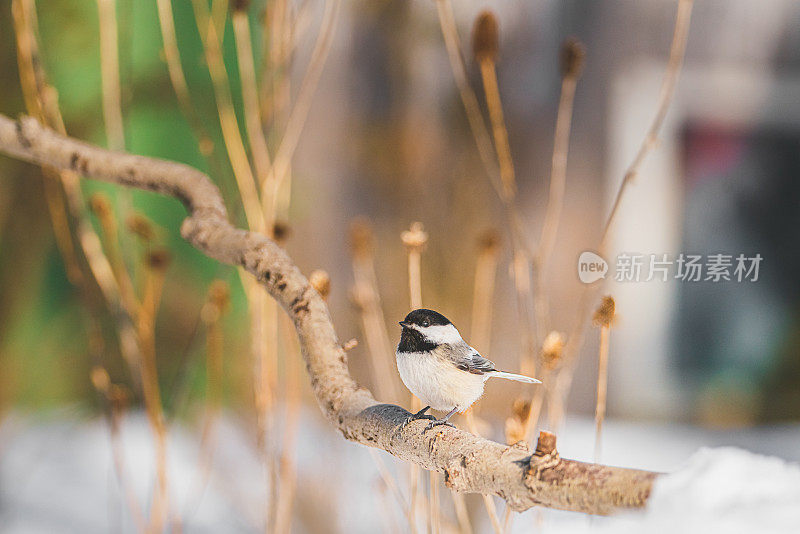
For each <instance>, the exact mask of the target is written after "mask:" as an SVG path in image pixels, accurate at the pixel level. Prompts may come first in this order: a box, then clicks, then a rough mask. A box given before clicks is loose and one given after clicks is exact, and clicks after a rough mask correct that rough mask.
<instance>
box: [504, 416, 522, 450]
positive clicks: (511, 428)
mask: <svg viewBox="0 0 800 534" xmlns="http://www.w3.org/2000/svg"><path fill="white" fill-rule="evenodd" d="M505 434H506V443H507V444H509V445H513V444H514V443H518V442H520V441H522V440H524V439H525V425H524V424H522V422H521V421H520V420H519V419H517V418H516V417H509V418H508V419H506V428H505Z"/></svg>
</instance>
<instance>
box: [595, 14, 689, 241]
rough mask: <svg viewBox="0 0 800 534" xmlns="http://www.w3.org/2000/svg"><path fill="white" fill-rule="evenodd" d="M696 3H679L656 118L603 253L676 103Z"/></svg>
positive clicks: (635, 160) (627, 177) (621, 191)
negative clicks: (627, 199)
mask: <svg viewBox="0 0 800 534" xmlns="http://www.w3.org/2000/svg"><path fill="white" fill-rule="evenodd" d="M692 3H693V0H679V2H678V15H677V17H676V19H675V30H674V31H673V34H672V45H671V47H670V51H669V62H668V63H667V70H666V72H665V73H664V79H663V80H662V82H661V90H660V92H659V97H658V107H657V111H656V114H655V117H653V122H652V123H650V127H649V128H648V129H647V135H645V137H644V140H643V141H642V144H641V146H639V151H638V152H637V153H636V157H634V158H633V161H632V162H631V164H630V166H629V167H628V169H627V170H626V171H625V175H624V176H623V178H622V183H621V184H620V186H619V190H618V191H617V196H616V197H615V199H614V204H613V206H612V207H611V212H610V213H609V214H608V219H606V224H605V225H604V226H603V237H602V238H601V240H600V246H599V247H598V249H599V250H600V252H601V253H602V252H603V251H605V247H606V245H607V241H608V237H609V231H610V230H611V226H612V224H613V223H614V218H615V217H616V215H617V211H618V210H619V206H620V202H622V197H623V196H624V195H625V192H626V191H627V189H628V187H629V186H630V184H631V182H632V181H633V179H634V178H635V177H636V175H637V174H639V169H640V168H641V166H642V164H643V163H644V160H645V158H646V157H647V155H648V154H650V152H651V151H652V150H653V149H654V148H655V147H656V145H657V144H658V134H659V133H660V132H661V126H662V125H663V123H664V119H665V118H666V116H667V111H669V106H670V104H671V103H672V97H673V96H674V94H675V87H676V85H677V83H678V76H679V75H680V72H681V67H682V66H683V57H684V54H685V52H686V42H687V40H688V39H687V38H688V36H689V23H690V22H691V18H692Z"/></svg>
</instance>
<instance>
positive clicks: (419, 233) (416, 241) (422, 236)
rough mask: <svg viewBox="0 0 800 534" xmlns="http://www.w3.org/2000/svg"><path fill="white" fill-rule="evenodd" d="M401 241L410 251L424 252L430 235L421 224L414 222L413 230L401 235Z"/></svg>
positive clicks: (410, 229) (412, 224)
mask: <svg viewBox="0 0 800 534" xmlns="http://www.w3.org/2000/svg"><path fill="white" fill-rule="evenodd" d="M400 239H401V240H402V241H403V244H404V245H405V246H406V248H408V249H409V250H422V248H423V247H424V246H425V243H427V242H428V234H427V233H426V232H425V230H424V229H423V226H422V223H421V222H413V223H411V228H409V229H408V230H406V231H405V232H403V233H401V234H400Z"/></svg>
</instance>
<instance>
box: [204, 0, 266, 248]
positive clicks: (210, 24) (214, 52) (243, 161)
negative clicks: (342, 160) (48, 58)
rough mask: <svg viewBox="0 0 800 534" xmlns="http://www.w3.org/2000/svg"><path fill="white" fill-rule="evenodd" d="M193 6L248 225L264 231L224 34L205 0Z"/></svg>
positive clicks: (262, 216) (263, 222)
mask: <svg viewBox="0 0 800 534" xmlns="http://www.w3.org/2000/svg"><path fill="white" fill-rule="evenodd" d="M192 7H193V8H194V16H195V21H196V23H197V30H198V32H199V33H200V40H201V42H202V43H203V53H204V55H205V59H206V64H207V65H208V72H209V74H210V75H211V82H212V86H213V88H214V98H215V99H216V103H217V111H218V115H219V122H220V126H221V128H222V139H223V141H224V143H225V148H226V149H227V152H228V159H229V161H230V164H231V167H232V168H233V174H234V177H235V178H236V184H237V186H238V188H239V195H240V197H241V200H242V206H243V207H244V212H245V217H246V219H247V225H248V226H249V227H250V229H251V230H255V231H262V232H263V231H264V230H265V229H266V225H265V218H264V213H263V211H262V209H261V204H260V203H259V200H258V189H257V188H256V182H255V177H254V176H253V172H252V170H251V168H250V162H249V161H248V159H247V151H246V150H245V147H244V141H243V140H242V136H241V132H240V130H239V123H238V120H237V119H236V112H235V110H234V108H233V97H232V96H231V90H230V86H229V81H228V71H227V69H226V68H225V62H224V61H223V58H222V41H221V36H220V35H219V33H218V32H217V29H216V27H215V24H214V20H213V19H212V18H211V14H210V13H209V8H208V5H207V4H206V2H205V0H192Z"/></svg>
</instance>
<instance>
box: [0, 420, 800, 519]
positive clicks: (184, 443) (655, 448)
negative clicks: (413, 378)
mask: <svg viewBox="0 0 800 534" xmlns="http://www.w3.org/2000/svg"><path fill="white" fill-rule="evenodd" d="M558 434H559V437H558V449H559V451H560V452H561V454H562V456H564V457H569V458H574V459H578V460H586V461H588V460H591V458H592V451H593V446H594V425H593V422H592V421H591V420H589V419H582V418H574V419H570V420H568V421H567V424H566V425H565V428H564V429H563V430H561V431H560V432H559V433H558ZM121 435H122V438H123V442H124V447H123V448H124V454H123V457H124V459H125V463H126V473H127V478H128V480H129V484H128V485H129V487H131V488H132V490H133V492H134V493H135V494H136V495H137V497H138V500H139V502H142V503H146V502H147V497H148V496H149V495H150V492H151V491H152V477H153V462H152V459H153V452H152V440H151V435H150V431H149V429H148V426H147V422H146V419H145V418H144V416H143V415H141V414H134V415H131V416H130V417H128V418H127V419H126V422H125V424H124V426H123V429H122V432H121ZM216 435H217V441H216V443H217V446H216V449H215V454H214V461H213V466H212V469H211V471H210V474H209V476H208V479H207V483H204V476H203V474H202V473H203V469H202V468H200V467H199V466H200V465H201V464H202V462H201V461H200V459H199V448H198V441H199V440H198V438H197V435H196V432H195V430H194V429H189V428H187V427H183V426H179V425H173V426H172V428H171V430H170V435H169V455H168V456H169V466H170V473H169V475H170V476H169V478H170V485H171V488H172V491H171V499H172V504H173V509H175V510H177V511H178V513H177V515H178V516H179V517H180V518H181V523H182V527H183V531H185V532H192V533H195V532H197V533H203V532H226V533H227V532H258V531H261V530H262V529H261V527H260V525H261V522H262V521H263V514H264V512H263V506H262V503H263V502H264V499H265V492H266V490H265V487H266V484H265V482H264V481H265V474H264V472H263V470H262V469H261V468H260V467H259V462H258V458H257V455H256V453H255V450H254V447H253V444H252V438H251V436H250V435H249V433H248V432H245V431H244V430H243V428H242V426H241V425H240V424H239V423H238V422H237V420H236V419H235V418H233V417H226V418H225V419H224V420H223V421H221V422H220V424H219V426H218V427H217V433H216ZM298 443H299V449H298V452H297V461H298V465H299V474H298V484H297V496H298V499H297V500H296V505H295V512H296V519H295V523H294V530H293V532H298V533H304V532H313V533H316V532H354V533H360V532H370V533H371V532H380V531H385V530H386V528H387V525H391V524H392V523H393V522H394V524H396V525H399V526H400V529H401V530H405V529H403V528H402V525H403V523H402V517H401V516H400V514H399V513H398V512H397V507H396V506H394V501H392V497H391V496H390V495H385V492H383V491H382V490H381V489H380V488H382V485H381V483H380V478H379V477H378V475H377V471H376V468H375V464H374V460H373V459H372V458H371V455H370V454H368V451H367V449H366V448H365V447H362V446H359V445H355V444H352V443H348V442H346V441H344V440H343V439H342V438H341V436H340V435H339V434H338V433H337V432H336V431H334V430H333V429H332V428H330V427H329V426H328V425H327V424H326V423H325V422H324V421H323V420H322V418H321V417H320V415H319V414H318V412H315V411H313V410H307V411H305V412H304V413H303V415H302V422H301V424H300V431H299V436H298ZM726 445H728V446H730V445H734V446H737V447H742V448H746V449H749V450H750V451H753V452H752V453H751V452H746V451H744V450H742V449H740V448H733V447H723V446H726ZM705 447H722V448H713V449H711V448H705ZM753 453H759V454H753ZM761 455H775V456H779V457H781V458H783V459H779V458H776V457H766V456H761ZM379 457H380V458H382V459H383V461H384V462H385V463H386V464H387V465H388V466H389V468H390V470H392V471H393V472H395V473H396V474H397V477H398V479H399V480H400V485H401V487H402V488H404V489H405V487H406V484H407V483H406V481H405V476H406V472H407V470H406V469H405V468H404V466H403V465H402V464H401V463H399V462H396V461H395V460H394V459H393V458H391V457H390V456H389V455H388V454H385V453H383V452H380V453H379ZM786 460H789V461H791V462H797V461H800V425H794V426H783V427H770V428H760V429H748V430H744V431H725V432H722V431H716V432H714V431H708V430H702V429H697V428H693V427H690V426H683V425H657V424H642V423H630V422H615V421H613V420H612V421H608V422H607V423H606V425H605V429H604V442H603V456H602V461H603V462H604V463H609V464H613V465H622V466H626V467H636V468H641V469H649V470H656V471H664V472H669V473H671V474H670V475H668V476H665V477H662V478H660V479H659V481H658V482H657V484H656V486H655V488H654V491H653V495H652V497H651V499H650V502H649V506H648V509H647V511H646V512H644V513H637V514H626V515H623V516H616V517H613V518H588V517H586V516H584V515H582V514H575V513H567V512H553V511H545V512H542V511H541V510H529V511H528V512H525V513H524V514H521V515H518V516H516V517H515V518H514V523H513V528H512V531H513V532H515V533H523V532H531V531H533V530H535V529H539V530H537V531H542V532H546V533H562V532H576V533H583V532H602V533H610V532H614V533H616V532H623V533H626V532H630V533H634V532H636V533H638V532H656V533H658V532H665V533H666V532H670V533H671V532H698V533H699V532H703V533H706V532H748V534H749V533H752V532H774V533H783V532H786V533H789V532H792V533H796V532H798V531H800V527H798V525H800V468H799V467H798V466H797V465H793V464H791V463H788V462H787V461H786ZM384 495H385V497H384ZM442 502H443V503H444V506H446V507H449V506H450V504H449V498H448V497H447V496H446V492H442ZM467 502H468V505H469V506H470V507H472V508H474V513H473V514H472V515H473V518H474V523H475V526H476V528H475V530H476V532H489V531H490V527H489V524H488V522H487V521H486V517H485V516H486V514H485V512H484V511H483V508H482V506H483V505H482V501H481V500H480V499H478V498H476V497H474V496H469V499H468V501H467ZM497 502H498V506H499V508H500V510H501V514H502V506H501V505H500V502H499V501H497ZM386 503H388V504H386ZM387 510H391V511H390V512H387ZM387 513H388V514H389V516H388V517H387ZM108 531H114V532H134V531H135V527H134V524H133V522H132V518H131V515H130V513H129V512H128V509H127V507H126V505H125V501H124V496H123V495H122V494H121V493H120V490H119V484H118V481H117V477H116V474H115V471H114V468H113V457H112V455H111V448H110V439H109V432H108V428H107V426H106V423H105V422H104V421H103V420H101V419H94V420H85V419H81V418H79V417H76V416H75V415H74V414H66V413H59V414H51V415H50V416H47V417H44V416H41V415H36V416H34V415H22V414H12V415H10V416H7V417H6V419H5V421H4V422H3V424H2V426H0V532H2V533H4V534H5V533H26V534H27V533H38V532H47V533H68V532H81V533H93V532H108Z"/></svg>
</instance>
